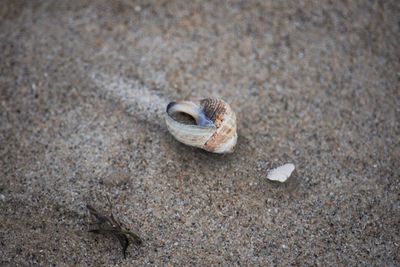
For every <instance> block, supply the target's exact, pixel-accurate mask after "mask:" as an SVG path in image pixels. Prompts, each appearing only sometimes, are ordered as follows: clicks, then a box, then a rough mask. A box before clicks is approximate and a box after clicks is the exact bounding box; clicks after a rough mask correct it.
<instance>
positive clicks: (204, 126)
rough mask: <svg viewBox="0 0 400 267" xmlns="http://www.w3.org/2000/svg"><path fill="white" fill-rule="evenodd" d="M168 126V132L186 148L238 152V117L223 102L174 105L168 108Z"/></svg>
mask: <svg viewBox="0 0 400 267" xmlns="http://www.w3.org/2000/svg"><path fill="white" fill-rule="evenodd" d="M188 118H189V119H190V120H188ZM165 122H166V124H167V128H168V131H169V132H170V133H171V134H172V135H173V136H174V137H175V138H176V139H177V140H178V141H179V142H182V143H184V144H186V145H189V146H194V147H199V148H202V149H204V150H207V151H209V152H213V153H232V152H233V151H234V148H235V145H236V142H237V132H236V114H235V112H233V110H232V109H231V107H230V106H229V105H228V103H226V102H225V101H223V100H221V99H212V98H207V99H202V100H200V101H196V102H192V101H177V102H171V103H169V104H168V106H167V114H166V116H165Z"/></svg>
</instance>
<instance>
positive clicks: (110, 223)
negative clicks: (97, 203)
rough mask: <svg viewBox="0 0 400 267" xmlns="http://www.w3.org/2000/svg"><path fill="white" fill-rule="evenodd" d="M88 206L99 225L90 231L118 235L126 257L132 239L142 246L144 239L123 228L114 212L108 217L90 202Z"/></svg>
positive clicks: (135, 243) (134, 242)
mask: <svg viewBox="0 0 400 267" xmlns="http://www.w3.org/2000/svg"><path fill="white" fill-rule="evenodd" d="M86 207H87V209H88V210H89V212H90V214H91V215H92V216H93V217H94V218H96V223H97V225H98V227H99V228H98V229H91V230H89V232H91V233H95V234H108V235H112V236H114V237H116V238H117V239H118V241H119V243H120V244H121V246H122V254H123V255H124V258H126V250H127V248H128V246H129V244H130V240H132V242H133V244H134V245H136V246H140V245H141V244H142V243H143V241H142V239H141V238H140V237H139V236H138V235H137V234H135V233H132V232H130V231H128V230H125V229H123V228H122V226H121V223H119V222H118V221H117V220H116V219H115V217H114V215H113V214H112V213H111V216H110V217H107V216H105V215H102V214H100V213H99V212H98V211H97V210H96V209H95V208H93V207H92V206H90V205H89V204H88V205H87V206H86ZM129 237H130V238H129Z"/></svg>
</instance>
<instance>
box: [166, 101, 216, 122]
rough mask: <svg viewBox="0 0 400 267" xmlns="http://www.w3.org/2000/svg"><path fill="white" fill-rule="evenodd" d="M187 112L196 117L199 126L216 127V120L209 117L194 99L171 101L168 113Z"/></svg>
mask: <svg viewBox="0 0 400 267" xmlns="http://www.w3.org/2000/svg"><path fill="white" fill-rule="evenodd" d="M178 112H181V113H185V114H188V115H190V116H191V117H192V118H193V119H195V121H196V124H197V125H198V126H204V127H214V126H215V125H214V122H213V121H212V120H210V119H209V118H207V116H206V114H205V113H204V111H203V110H202V109H201V108H200V107H199V106H197V105H196V104H195V103H193V102H192V101H178V102H171V103H169V104H168V106H167V113H168V114H169V115H170V116H171V115H173V114H175V113H178Z"/></svg>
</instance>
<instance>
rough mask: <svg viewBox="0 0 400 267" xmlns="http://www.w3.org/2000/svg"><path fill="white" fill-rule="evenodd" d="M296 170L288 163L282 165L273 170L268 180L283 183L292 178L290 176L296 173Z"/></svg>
mask: <svg viewBox="0 0 400 267" xmlns="http://www.w3.org/2000/svg"><path fill="white" fill-rule="evenodd" d="M294 168H295V167H294V165H293V164H291V163H287V164H285V165H282V166H280V167H278V168H275V169H273V170H271V171H270V172H269V173H268V175H267V178H268V179H269V180H272V181H279V182H281V183H283V182H285V181H286V180H287V179H288V178H289V177H290V175H291V174H292V172H293V171H294Z"/></svg>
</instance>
